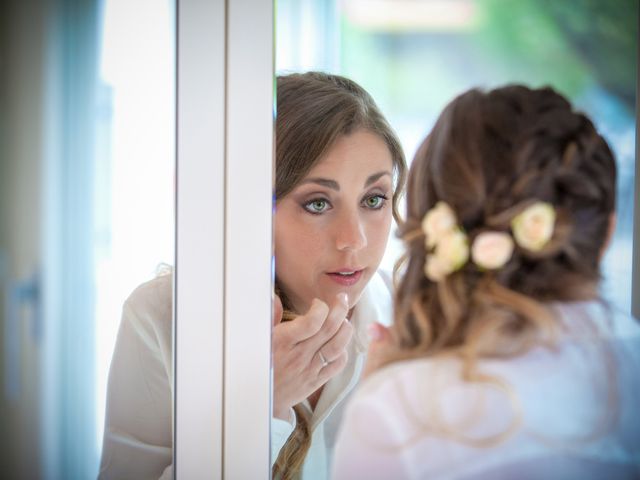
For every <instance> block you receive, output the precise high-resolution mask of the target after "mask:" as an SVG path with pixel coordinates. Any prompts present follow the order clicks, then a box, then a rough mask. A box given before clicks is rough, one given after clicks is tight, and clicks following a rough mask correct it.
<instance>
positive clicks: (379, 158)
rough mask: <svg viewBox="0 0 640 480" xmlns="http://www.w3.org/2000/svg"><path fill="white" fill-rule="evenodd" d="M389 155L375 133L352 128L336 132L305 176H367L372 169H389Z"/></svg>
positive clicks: (390, 157)
mask: <svg viewBox="0 0 640 480" xmlns="http://www.w3.org/2000/svg"><path fill="white" fill-rule="evenodd" d="M392 168H393V159H392V156H391V152H390V150H389V147H388V146H387V144H386V142H385V141H384V140H383V139H382V138H381V137H380V136H379V135H376V134H375V133H371V132H369V131H367V130H356V131H355V132H353V133H350V134H349V135H342V136H340V137H339V138H338V139H337V140H336V142H335V143H334V144H333V145H332V146H331V148H330V149H329V150H328V151H327V152H326V153H325V155H324V156H323V157H322V158H321V159H320V160H319V161H318V162H317V163H316V164H315V165H314V166H313V168H312V169H311V170H310V171H309V173H308V174H307V175H306V177H305V178H308V177H327V178H334V177H339V176H345V175H346V176H348V177H365V178H366V177H368V176H369V175H371V174H372V173H377V172H380V171H384V170H386V171H389V172H390V173H391V170H392Z"/></svg>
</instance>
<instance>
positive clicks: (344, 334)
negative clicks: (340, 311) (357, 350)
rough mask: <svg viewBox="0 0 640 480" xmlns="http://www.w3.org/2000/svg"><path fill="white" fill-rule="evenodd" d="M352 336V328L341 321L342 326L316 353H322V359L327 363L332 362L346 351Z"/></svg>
mask: <svg viewBox="0 0 640 480" xmlns="http://www.w3.org/2000/svg"><path fill="white" fill-rule="evenodd" d="M352 336H353V326H352V325H351V323H349V322H348V321H346V320H343V321H342V326H341V327H340V329H339V330H338V331H337V332H336V334H335V335H334V336H333V337H332V338H331V339H330V340H329V341H328V342H326V343H325V344H324V345H322V347H321V348H319V349H318V351H319V352H322V355H323V356H324V358H326V359H327V360H328V361H329V362H333V361H335V360H336V359H337V358H338V357H340V355H342V353H343V352H344V351H345V350H346V349H347V346H348V345H349V342H350V341H351V337H352Z"/></svg>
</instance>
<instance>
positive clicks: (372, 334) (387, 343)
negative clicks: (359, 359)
mask: <svg viewBox="0 0 640 480" xmlns="http://www.w3.org/2000/svg"><path fill="white" fill-rule="evenodd" d="M367 331H368V334H369V349H368V350H367V360H366V362H365V364H364V369H363V370H362V378H363V379H364V378H366V377H368V376H369V375H370V374H371V373H373V372H375V371H376V370H378V369H379V368H380V366H382V365H383V364H384V362H385V360H386V359H387V354H388V349H389V348H391V346H392V340H391V332H390V331H389V329H388V328H387V327H385V326H384V325H381V324H380V323H372V324H370V325H369V327H368V329H367Z"/></svg>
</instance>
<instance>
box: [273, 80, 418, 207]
mask: <svg viewBox="0 0 640 480" xmlns="http://www.w3.org/2000/svg"><path fill="white" fill-rule="evenodd" d="M277 90H278V101H277V120H276V199H280V198H282V197H284V196H285V195H287V194H288V193H289V192H291V190H293V189H294V188H295V187H296V185H298V183H300V181H301V180H302V179H303V178H304V177H305V176H306V175H307V173H308V172H309V171H310V170H311V169H312V168H313V167H314V166H315V165H316V164H317V163H318V162H319V161H320V160H322V158H323V156H324V155H325V154H326V153H327V152H328V151H329V149H330V148H331V147H332V146H333V145H334V143H335V142H336V140H338V138H339V137H341V136H342V135H349V134H351V133H353V132H355V131H356V130H359V129H365V130H368V131H369V132H371V133H373V134H375V135H378V136H379V137H380V138H381V139H382V140H384V142H385V143H386V144H387V147H388V148H389V152H390V153H391V158H392V161H393V172H394V176H395V185H396V188H395V191H394V195H393V202H392V203H393V212H394V216H396V218H397V203H398V197H399V195H400V193H401V187H402V186H403V185H404V178H405V176H406V164H405V160H404V154H403V152H402V147H401V146H400V142H399V141H398V138H397V136H396V134H395V133H394V131H393V130H392V128H391V127H390V126H389V123H388V122H387V120H386V119H385V118H384V116H383V115H382V113H381V112H380V110H379V109H378V107H377V105H376V103H375V102H374V100H373V98H372V97H371V95H369V94H368V93H367V92H366V90H364V89H363V88H362V87H360V85H358V84H357V83H356V82H354V81H353V80H349V79H348V78H345V77H341V76H339V75H332V74H328V73H322V72H307V73H293V74H289V75H282V76H279V77H278V83H277Z"/></svg>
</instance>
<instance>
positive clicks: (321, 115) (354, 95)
mask: <svg viewBox="0 0 640 480" xmlns="http://www.w3.org/2000/svg"><path fill="white" fill-rule="evenodd" d="M277 96H278V101H277V117H276V202H277V201H278V200H280V199H282V198H283V197H285V196H286V195H287V194H288V193H289V192H291V191H292V190H293V189H294V188H295V187H296V186H297V185H298V184H299V183H300V181H301V180H302V179H303V178H304V177H305V176H306V175H307V174H308V172H309V171H310V170H311V169H312V168H313V167H314V166H315V165H316V164H317V163H318V162H319V161H320V160H321V159H322V158H323V157H324V155H325V154H326V153H327V152H328V151H329V149H331V147H332V146H333V145H334V143H335V142H336V140H338V138H340V137H341V136H343V135H349V134H351V133H353V132H355V131H356V130H359V129H365V130H367V131H369V132H371V133H373V134H375V135H378V136H379V137H380V138H381V139H382V140H384V142H385V143H386V144H387V147H388V148H389V152H390V153H391V158H392V162H393V174H394V183H395V188H394V193H393V199H392V209H393V215H394V218H396V220H398V218H399V217H398V213H397V212H398V201H399V198H400V195H401V193H402V188H403V186H404V181H405V177H406V170H407V168H406V163H405V159H404V154H403V152H402V148H401V146H400V142H399V141H398V138H397V137H396V134H395V133H394V131H393V130H392V129H391V127H390V126H389V124H388V122H387V121H386V119H385V118H384V116H383V115H382V113H381V112H380V110H379V109H378V107H377V106H376V104H375V102H374V101H373V98H372V97H371V96H370V95H369V94H368V93H367V92H366V91H365V90H364V89H363V88H362V87H360V86H359V85H358V84H357V83H355V82H354V81H352V80H349V79H347V78H345V77H341V76H339V75H331V74H327V73H321V72H307V73H295V74H290V75H283V76H279V77H278V83H277ZM277 277H278V272H276V293H278V294H279V295H280V297H281V299H282V304H283V307H284V310H285V315H284V317H283V318H284V319H285V320H286V319H290V318H292V317H293V316H294V315H295V313H303V312H292V311H291V310H292V309H291V305H290V304H289V302H288V300H287V296H286V292H284V291H282V289H281V288H280V286H279V284H278V280H277ZM294 411H295V413H296V422H297V423H296V428H295V430H294V432H293V433H292V434H291V436H290V437H289V439H288V440H287V442H286V444H285V445H284V447H283V448H282V450H281V452H280V455H279V456H278V459H277V461H276V463H275V465H274V467H273V476H274V477H276V476H277V475H279V476H280V478H283V479H290V478H294V477H295V476H297V475H299V472H300V470H301V467H302V464H303V463H304V459H305V457H306V454H307V451H308V450H309V447H310V445H311V432H310V428H309V421H308V419H307V417H306V415H305V410H304V409H303V408H302V407H301V406H300V405H296V406H295V407H294Z"/></svg>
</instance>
